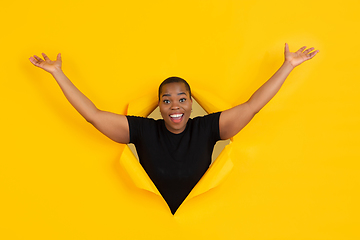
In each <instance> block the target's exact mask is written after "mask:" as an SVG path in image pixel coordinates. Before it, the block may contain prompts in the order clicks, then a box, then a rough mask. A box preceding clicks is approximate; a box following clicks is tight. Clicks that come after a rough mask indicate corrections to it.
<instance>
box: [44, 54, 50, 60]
mask: <svg viewBox="0 0 360 240" xmlns="http://www.w3.org/2000/svg"><path fill="white" fill-rule="evenodd" d="M42 55H43V57H44V59H45V61H48V60H49V61H51V60H50V59H49V57H48V56H47V55H46V54H45V53H42Z"/></svg>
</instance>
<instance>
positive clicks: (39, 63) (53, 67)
mask: <svg viewBox="0 0 360 240" xmlns="http://www.w3.org/2000/svg"><path fill="white" fill-rule="evenodd" d="M42 55H43V57H44V59H45V60H43V59H42V58H40V57H38V56H36V55H34V57H30V58H29V60H30V62H31V63H32V64H34V65H35V66H36V67H39V68H42V69H44V70H45V71H47V72H49V73H51V74H53V73H55V72H57V71H61V63H62V62H61V54H60V53H59V54H58V55H57V58H56V61H51V60H50V59H49V57H48V56H46V54H45V53H42Z"/></svg>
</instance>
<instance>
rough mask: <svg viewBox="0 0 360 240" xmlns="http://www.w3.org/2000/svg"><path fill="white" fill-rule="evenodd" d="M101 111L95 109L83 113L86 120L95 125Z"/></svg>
mask: <svg viewBox="0 0 360 240" xmlns="http://www.w3.org/2000/svg"><path fill="white" fill-rule="evenodd" d="M99 112H100V110H98V109H96V110H95V111H93V112H91V113H89V114H86V115H83V117H84V118H85V120H86V121H87V122H88V123H90V124H92V125H94V124H96V119H97V116H98V113H99Z"/></svg>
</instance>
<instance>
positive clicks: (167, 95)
mask: <svg viewBox="0 0 360 240" xmlns="http://www.w3.org/2000/svg"><path fill="white" fill-rule="evenodd" d="M182 94H184V95H186V93H185V92H180V93H178V94H177V95H178V96H179V95H182ZM170 96H171V94H168V93H165V94H163V95H162V97H170Z"/></svg>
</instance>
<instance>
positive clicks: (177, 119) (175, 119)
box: [170, 113, 184, 123]
mask: <svg viewBox="0 0 360 240" xmlns="http://www.w3.org/2000/svg"><path fill="white" fill-rule="evenodd" d="M183 117H184V114H183V113H182V114H171V115H170V119H171V120H172V121H173V122H174V123H179V122H181V120H182V119H183Z"/></svg>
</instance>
